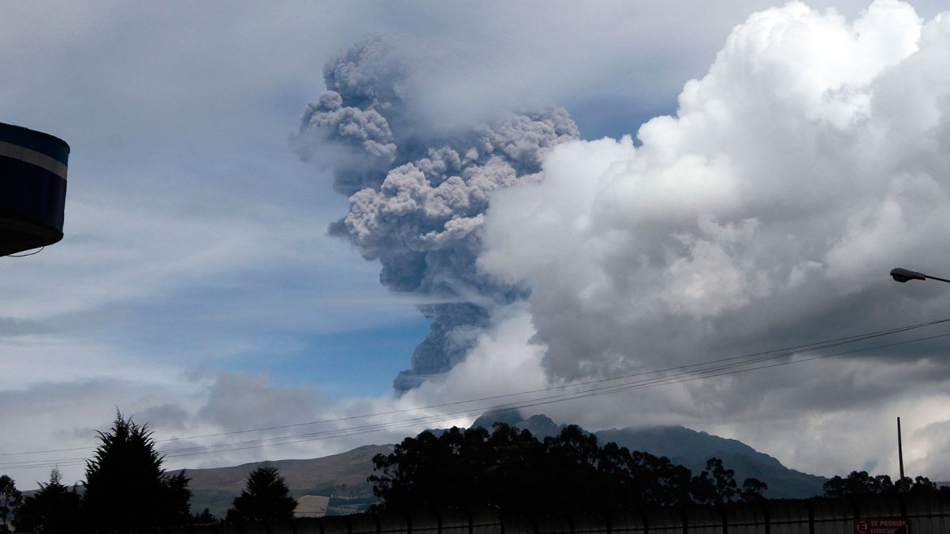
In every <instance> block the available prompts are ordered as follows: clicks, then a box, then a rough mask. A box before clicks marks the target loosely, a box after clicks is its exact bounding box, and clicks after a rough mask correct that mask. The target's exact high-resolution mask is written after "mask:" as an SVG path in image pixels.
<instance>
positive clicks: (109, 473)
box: [0, 413, 296, 534]
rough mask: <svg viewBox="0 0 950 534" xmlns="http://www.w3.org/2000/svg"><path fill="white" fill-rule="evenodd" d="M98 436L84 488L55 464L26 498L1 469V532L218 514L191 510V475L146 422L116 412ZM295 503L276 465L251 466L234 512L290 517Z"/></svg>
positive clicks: (53, 532) (125, 525)
mask: <svg viewBox="0 0 950 534" xmlns="http://www.w3.org/2000/svg"><path fill="white" fill-rule="evenodd" d="M99 442H100V443H99V447H98V448H97V449H96V452H95V454H94V455H93V458H92V459H91V460H88V461H87V462H86V482H85V483H83V485H82V487H81V488H79V487H77V486H73V487H66V486H64V485H63V484H62V483H61V478H60V474H59V471H58V470H56V469H54V470H53V471H52V473H51V474H50V479H49V482H47V483H40V489H39V491H37V492H36V493H35V494H33V495H31V496H29V497H27V498H25V499H23V498H22V497H21V494H20V492H19V491H18V490H17V489H16V486H15V484H14V481H13V480H12V479H10V477H8V476H6V475H4V476H2V477H0V532H9V531H10V529H11V527H13V528H14V529H15V531H17V532H37V533H42V534H59V533H72V532H115V531H135V530H147V529H153V528H167V527H175V526H186V525H192V524H208V523H214V522H216V518H215V517H213V516H212V515H211V513H210V512H209V511H208V510H207V509H205V510H204V511H203V512H201V513H200V514H195V515H192V514H191V511H190V499H191V491H190V490H189V489H188V477H187V476H186V474H185V473H184V472H179V473H177V474H175V475H169V474H166V473H165V470H164V469H162V456H161V455H160V454H159V453H158V452H157V451H156V450H155V441H154V440H153V439H152V435H151V432H149V430H148V427H147V426H146V425H138V424H136V423H134V422H133V421H132V420H131V419H125V418H124V417H122V414H121V413H119V414H116V419H115V422H114V423H113V425H112V428H111V430H109V431H108V432H100V433H99ZM295 505H296V501H294V500H293V499H292V498H291V497H290V496H289V495H288V494H287V486H286V485H284V483H283V479H281V478H280V476H279V474H278V473H277V470H276V469H273V468H262V469H258V470H256V471H255V472H253V473H251V476H250V477H249V478H248V487H247V489H246V490H244V491H243V492H241V495H240V496H238V497H236V498H235V499H234V502H233V505H232V509H231V510H229V511H228V519H229V520H234V521H237V522H245V521H247V522H256V521H263V522H270V523H276V522H286V521H289V520H291V519H292V518H293V509H294V506H295Z"/></svg>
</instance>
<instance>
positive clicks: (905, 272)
mask: <svg viewBox="0 0 950 534" xmlns="http://www.w3.org/2000/svg"><path fill="white" fill-rule="evenodd" d="M891 278H893V279H894V281H895V282H900V283H902V284H903V283H904V282H907V281H909V280H939V281H941V282H947V283H948V284H950V280H947V279H946V278H940V277H938V276H930V275H928V274H924V273H919V272H917V271H911V270H910V269H903V268H901V267H898V268H896V269H891ZM897 458H898V462H899V463H900V469H901V479H900V486H899V487H900V491H907V487H906V486H907V483H906V481H905V480H904V447H903V444H902V443H901V418H900V417H898V418H897Z"/></svg>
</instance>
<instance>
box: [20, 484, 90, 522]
mask: <svg viewBox="0 0 950 534" xmlns="http://www.w3.org/2000/svg"><path fill="white" fill-rule="evenodd" d="M80 506H81V504H80V497H79V493H78V492H77V491H76V488H75V487H73V488H67V487H66V486H64V485H63V484H62V483H61V476H60V474H59V470H58V469H53V471H52V472H51V473H50V476H49V482H47V483H46V484H43V483H40V490H39V491H38V492H36V493H34V494H33V495H31V496H29V497H27V498H26V499H25V500H24V501H23V505H22V506H21V507H20V510H19V512H18V513H17V519H16V528H17V530H18V531H20V532H35V533H39V534H61V533H62V534H65V533H68V532H75V531H76V530H77V525H80V524H81V518H82V514H81V509H80Z"/></svg>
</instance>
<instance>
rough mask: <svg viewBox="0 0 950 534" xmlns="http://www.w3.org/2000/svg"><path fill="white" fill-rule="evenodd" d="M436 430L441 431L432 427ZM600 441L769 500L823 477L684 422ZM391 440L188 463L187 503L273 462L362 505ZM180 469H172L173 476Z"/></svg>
mask: <svg viewBox="0 0 950 534" xmlns="http://www.w3.org/2000/svg"><path fill="white" fill-rule="evenodd" d="M508 412H511V411H510V410H509V411H505V412H487V413H485V414H483V415H482V416H480V417H479V418H478V419H476V420H475V421H474V422H473V423H472V425H471V427H477V426H481V427H485V428H491V426H492V424H494V423H495V422H504V423H506V424H510V425H512V426H516V427H518V428H521V429H523V430H528V431H529V432H531V434H532V435H534V436H535V437H536V438H538V439H540V440H543V439H544V438H545V437H551V436H555V435H557V434H558V433H559V432H560V431H561V429H562V428H564V427H565V426H568V425H566V424H561V425H558V424H557V423H555V422H554V421H553V420H552V419H550V418H549V417H547V416H545V415H543V414H537V415H533V416H530V417H528V418H524V417H522V416H521V414H520V413H518V412H517V411H514V412H515V413H508ZM433 431H434V432H436V433H439V432H442V431H443V430H440V429H433ZM591 433H592V434H593V435H594V436H596V437H597V441H598V443H600V444H601V445H603V444H606V443H608V442H611V441H613V442H616V443H617V444H618V445H620V446H623V447H626V448H628V449H630V450H631V451H633V450H639V451H645V452H648V453H650V454H652V455H654V456H666V457H667V458H669V459H670V460H671V461H672V462H674V463H678V464H681V465H683V466H685V467H687V468H688V469H690V470H691V471H692V472H693V473H694V474H698V473H699V472H701V471H702V470H703V469H704V468H705V463H706V460H707V459H708V458H711V457H717V458H720V459H721V460H722V461H723V465H724V466H725V467H726V468H728V469H733V470H734V471H735V473H736V476H735V478H736V481H737V482H738V483H739V484H740V485H741V484H742V481H743V480H744V479H745V478H749V477H754V478H758V479H759V480H762V481H763V482H765V483H766V484H768V485H769V489H768V491H767V492H766V496H767V497H769V498H773V499H776V498H777V499H792V498H808V497H813V496H816V495H820V494H821V493H822V491H823V488H822V485H823V484H824V482H826V481H827V480H828V479H827V478H825V477H821V476H817V475H811V474H807V473H802V472H799V471H795V470H793V469H789V468H787V467H785V466H784V465H782V463H781V462H780V461H779V460H778V459H776V458H775V457H773V456H770V455H768V454H765V453H762V452H759V451H756V450H755V449H754V448H752V447H751V446H749V445H747V444H745V443H743V442H741V441H739V440H736V439H731V438H723V437H719V436H715V435H713V434H709V433H707V432H703V431H696V430H692V429H689V428H686V427H684V426H678V425H677V426H661V425H656V426H649V427H625V428H619V429H618V428H611V429H606V430H598V431H595V432H591ZM392 450H393V445H363V446H361V447H357V448H355V449H351V450H349V451H346V452H342V453H338V454H333V455H329V456H324V457H320V458H312V459H286V460H270V461H262V462H251V463H245V464H241V465H237V466H230V467H217V468H205V469H188V470H186V476H187V477H188V478H189V479H190V482H189V489H191V491H192V492H193V494H194V495H193V497H192V509H193V510H194V511H198V512H200V511H201V510H203V509H204V508H205V507H207V508H209V510H210V511H211V513H213V514H214V515H215V516H217V517H224V514H225V512H226V511H227V509H228V507H229V506H230V505H231V501H232V500H233V499H234V497H236V496H237V495H238V494H240V492H241V490H242V489H244V485H245V483H246V481H247V476H248V475H249V474H250V472H251V471H253V470H254V469H256V468H258V467H261V466H264V465H268V466H271V467H276V468H277V469H278V471H279V472H280V474H281V476H282V477H284V481H285V482H286V483H287V486H288V487H289V488H290V490H291V494H292V495H293V496H294V497H295V498H300V497H302V496H304V495H320V496H326V497H329V498H330V502H329V506H328V508H327V512H326V513H327V514H328V515H334V514H345V513H353V512H358V511H362V510H365V509H366V508H367V507H368V506H369V504H371V503H372V502H373V499H374V498H373V495H372V488H371V486H370V485H369V483H368V482H367V481H366V479H367V477H369V476H370V475H371V474H372V473H373V462H372V460H373V457H374V456H376V455H377V454H389V453H390V452H392ZM177 472H178V471H171V472H170V473H172V474H174V473H177Z"/></svg>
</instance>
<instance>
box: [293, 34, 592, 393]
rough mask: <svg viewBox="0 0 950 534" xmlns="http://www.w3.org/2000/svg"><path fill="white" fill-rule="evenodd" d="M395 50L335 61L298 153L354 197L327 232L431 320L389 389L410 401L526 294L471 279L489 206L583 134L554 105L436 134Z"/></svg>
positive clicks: (388, 44) (378, 47)
mask: <svg viewBox="0 0 950 534" xmlns="http://www.w3.org/2000/svg"><path fill="white" fill-rule="evenodd" d="M399 44H400V43H398V42H395V41H394V40H393V39H386V38H372V39H368V40H366V41H363V42H361V43H359V44H357V45H355V46H354V47H352V48H350V49H349V50H347V51H345V52H344V53H343V54H341V55H340V57H338V58H336V59H335V60H333V61H330V62H329V63H328V64H327V65H326V67H325V68H324V82H325V84H326V87H327V90H326V91H325V92H324V93H323V94H322V95H320V97H319V98H318V99H317V100H316V101H315V102H313V103H311V104H310V105H309V106H308V107H307V109H306V111H305V112H304V115H303V118H302V120H301V124H300V129H299V132H297V133H296V134H295V135H294V136H293V139H292V144H293V146H294V148H295V150H296V152H297V153H298V155H299V156H300V157H301V158H302V159H304V160H307V161H312V162H314V163H315V164H317V165H319V166H321V167H323V168H325V169H329V170H330V171H332V173H333V177H334V188H335V190H336V191H338V192H339V193H341V194H344V195H347V196H348V197H349V212H348V213H347V214H346V216H344V217H343V218H342V219H340V220H339V221H337V222H335V223H333V224H332V225H331V226H330V233H331V234H333V235H337V236H341V237H344V238H346V239H348V240H349V241H350V242H352V243H353V244H354V245H355V246H356V247H357V248H358V249H359V251H360V254H362V256H363V257H364V258H365V259H367V260H378V261H379V262H380V264H381V265H382V272H381V273H380V282H382V283H383V284H384V285H385V286H386V287H388V288H390V289H392V290H394V291H400V292H407V293H412V294H416V295H419V296H420V297H422V298H421V299H420V300H422V301H424V302H425V304H421V305H420V310H421V311H422V312H423V313H424V314H425V315H426V316H428V317H431V318H432V319H433V322H432V326H431V329H430V332H429V335H428V336H427V337H426V339H425V340H423V341H422V342H421V343H420V344H419V346H418V347H416V350H415V352H414V353H413V355H412V369H411V370H409V371H404V372H403V373H401V374H400V375H399V376H398V377H397V378H396V380H395V382H394V387H395V388H396V390H397V391H406V390H408V389H411V388H413V387H416V386H417V385H419V384H420V383H421V382H422V381H424V380H425V379H426V378H427V377H431V376H433V375H438V374H440V373H444V372H445V371H447V370H449V369H451V368H452V367H453V366H454V365H455V364H456V363H458V362H459V361H461V359H462V358H464V356H465V354H466V352H467V351H468V350H469V349H470V348H471V347H472V345H473V343H474V339H475V334H476V333H477V332H478V331H480V329H481V328H482V327H484V326H485V324H486V321H487V320H488V312H489V310H490V309H491V308H492V307H494V306H497V305H500V304H507V303H510V302H512V301H513V300H515V299H518V298H523V297H525V296H526V292H525V290H524V289H523V288H521V287H520V286H518V285H517V284H505V283H499V282H497V281H496V280H494V279H490V278H489V277H487V276H485V275H483V274H481V273H479V272H478V271H477V270H476V267H475V260H476V259H477V258H478V256H479V254H480V253H481V248H482V243H481V239H480V237H479V230H480V228H481V227H482V225H483V223H484V217H485V211H486V209H487V208H488V204H489V197H490V195H491V193H492V192H493V191H497V190H500V189H504V188H508V187H512V186H514V185H518V184H521V183H525V182H531V181H537V180H539V179H540V176H541V175H540V170H541V162H542V158H543V157H544V155H545V154H546V153H547V152H548V151H549V150H550V149H551V148H552V147H553V146H555V145H557V144H560V143H562V142H564V141H568V140H573V139H576V138H577V137H578V131H577V127H576V125H575V124H574V122H573V121H572V120H571V118H570V117H569V116H568V114H567V112H566V111H565V110H563V109H561V108H556V107H551V108H547V109H539V110H534V111H531V112H526V113H523V114H514V113H491V114H489V113H486V114H485V115H486V117H488V118H487V119H485V120H484V121H483V122H481V123H479V124H473V125H468V126H465V127H459V126H458V125H453V126H452V127H451V128H446V127H441V126H439V125H434V124H432V121H431V120H430V119H428V118H427V116H426V114H425V113H423V112H422V111H421V110H422V109H424V108H423V106H424V102H423V101H422V100H423V99H424V97H423V96H422V95H423V91H421V90H420V88H421V85H422V84H423V83H424V82H425V80H423V79H422V77H423V76H421V75H419V74H418V73H417V72H415V70H414V69H413V65H412V63H411V62H410V61H409V60H408V59H406V58H405V57H404V56H403V54H402V53H401V52H400V46H399ZM427 89H429V90H431V88H427ZM469 111H470V110H469Z"/></svg>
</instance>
